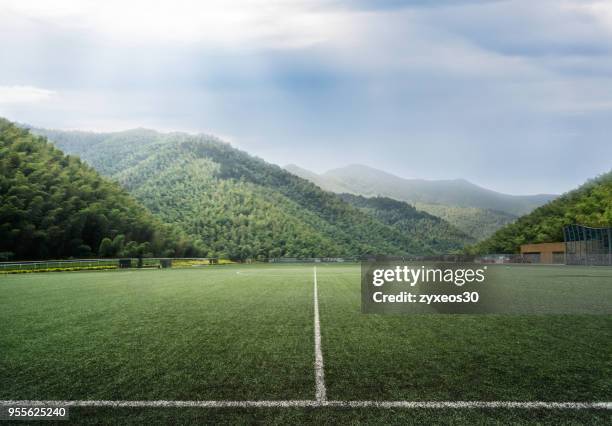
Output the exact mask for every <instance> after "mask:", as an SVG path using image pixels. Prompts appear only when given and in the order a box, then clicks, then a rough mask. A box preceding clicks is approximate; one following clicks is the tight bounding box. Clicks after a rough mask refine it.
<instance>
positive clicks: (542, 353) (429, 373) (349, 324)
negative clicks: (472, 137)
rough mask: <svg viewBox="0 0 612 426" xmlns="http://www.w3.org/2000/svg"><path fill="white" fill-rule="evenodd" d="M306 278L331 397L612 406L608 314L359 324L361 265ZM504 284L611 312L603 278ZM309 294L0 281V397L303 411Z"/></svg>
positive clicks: (185, 283)
mask: <svg viewBox="0 0 612 426" xmlns="http://www.w3.org/2000/svg"><path fill="white" fill-rule="evenodd" d="M317 271H318V273H317V281H318V301H319V310H320V329H321V335H322V341H321V343H322V352H323V357H324V363H325V368H324V371H325V385H326V390H327V398H328V400H333V401H335V400H341V401H362V400H366V401H371V400H376V401H380V400H389V401H398V400H409V401H470V400H473V401H581V402H608V401H612V357H611V354H612V317H611V316H610V315H540V316H534V315H531V316H527V315H523V316H519V315H514V316H512V315H473V316H468V315H363V314H361V313H360V272H359V267H358V266H357V265H325V264H321V265H318V266H317ZM500 273H501V274H504V275H505V278H506V280H507V281H508V282H509V283H514V285H516V286H517V287H518V288H524V289H529V288H532V289H535V290H536V291H535V292H534V293H533V294H534V295H535V297H537V298H542V297H544V296H543V295H546V297H555V295H559V297H560V298H564V299H565V298H567V294H569V293H572V289H573V288H575V287H579V288H580V293H579V294H580V295H583V296H584V300H583V304H584V306H588V305H589V304H590V303H593V304H599V305H601V304H602V303H603V304H605V303H608V304H609V303H610V300H612V269H610V268H582V267H544V266H542V267H528V266H516V267H512V268H505V267H504V268H503V269H501V270H500ZM573 293H575V292H573ZM526 294H527V293H526ZM313 296H314V294H313V265H274V266H272V265H252V266H251V265H226V266H217V267H204V268H191V269H168V270H141V271H138V270H130V271H107V272H66V273H38V274H27V275H5V276H0V323H1V324H2V333H1V335H0V350H1V355H2V356H1V358H0V400H129V401H134V400H146V401H149V400H170V401H177V400H178V401H183V400H186V401H194V400H198V401H203V400H215V401H220V400H231V401H243V400H252V401H261V400H313V399H314V398H315V375H314V337H313V335H314V322H313V310H314V303H313ZM528 299H529V298H526V300H528ZM70 415H71V419H73V420H77V421H79V422H81V423H87V422H89V423H102V422H108V421H120V422H129V421H133V422H142V421H148V422H162V423H173V422H176V421H185V422H186V421H195V420H197V421H207V422H215V423H224V422H227V423H248V422H277V423H299V422H313V423H324V422H330V421H340V422H343V423H347V422H353V423H360V422H362V423H406V422H414V423H436V422H441V423H446V422H450V421H470V422H483V421H486V422H491V423H495V422H499V423H505V422H519V423H531V422H542V423H559V422H560V421H564V422H575V423H599V422H600V423H608V422H610V420H612V418H611V415H610V410H592V409H581V410H554V409H531V410H527V409H509V408H496V409H493V408H487V409H474V408H471V409H430V408H418V409H405V408H394V409H389V408H385V409H382V408H344V407H342V408H335V407H314V408H313V407H293V408H286V407H280V408H252V407H251V408H109V407H105V408H96V407H84V408H72V409H71V412H70Z"/></svg>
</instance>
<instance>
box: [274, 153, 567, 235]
mask: <svg viewBox="0 0 612 426" xmlns="http://www.w3.org/2000/svg"><path fill="white" fill-rule="evenodd" d="M285 169H286V170H288V171H290V172H291V173H293V174H295V175H297V176H300V177H302V178H304V179H308V180H310V181H311V182H313V183H315V184H316V185H318V186H319V187H321V188H322V189H325V190H327V191H331V192H334V193H348V194H354V195H362V196H365V197H373V196H383V197H389V198H392V199H395V200H399V201H405V202H407V203H410V204H412V205H414V206H415V207H416V208H418V209H419V210H423V211H426V212H428V213H431V214H433V215H435V216H438V217H440V218H443V219H445V220H446V221H448V222H449V223H451V224H452V225H454V226H456V227H457V228H459V229H461V230H462V231H464V232H465V233H467V234H468V235H470V236H472V237H473V238H476V239H483V238H485V237H486V236H488V235H490V234H492V233H493V232H494V231H495V230H497V229H499V228H501V227H502V226H504V225H506V224H508V223H510V222H512V221H514V220H516V218H517V217H518V216H520V215H523V214H526V213H529V212H530V211H532V210H533V209H534V208H536V207H539V206H541V205H543V204H545V203H546V202H548V201H550V200H552V199H554V198H555V197H556V195H552V194H539V195H509V194H503V193H500V192H496V191H492V190H490V189H486V188H482V187H480V186H478V185H475V184H473V183H471V182H468V181H467V180H465V179H454V180H425V179H406V178H402V177H399V176H395V175H393V174H391V173H387V172H385V171H382V170H378V169H375V168H372V167H368V166H364V165H358V164H353V165H349V166H346V167H343V168H337V169H333V170H329V171H327V172H325V173H322V174H316V173H314V172H311V171H309V170H306V169H303V168H301V167H298V166H296V165H293V164H291V165H287V166H285Z"/></svg>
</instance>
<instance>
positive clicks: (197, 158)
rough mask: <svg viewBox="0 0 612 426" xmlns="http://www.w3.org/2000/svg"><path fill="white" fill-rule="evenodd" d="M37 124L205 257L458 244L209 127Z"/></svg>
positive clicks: (411, 250)
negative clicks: (381, 212) (376, 210)
mask: <svg viewBox="0 0 612 426" xmlns="http://www.w3.org/2000/svg"><path fill="white" fill-rule="evenodd" d="M37 132H39V133H43V134H45V135H47V136H48V137H49V138H50V139H51V140H53V141H54V142H55V143H56V144H57V145H58V146H59V147H61V148H62V149H64V150H65V151H67V152H69V153H73V154H76V155H79V156H80V157H81V158H83V159H84V160H86V161H87V162H88V163H89V164H91V165H92V166H93V167H94V168H96V169H97V170H98V171H100V172H101V173H102V174H105V175H107V176H109V177H111V178H113V179H114V180H116V181H117V182H119V183H120V184H121V185H122V186H123V187H124V188H126V189H127V190H128V191H129V192H130V193H131V194H132V195H133V196H135V197H136V198H137V199H138V200H139V201H141V202H142V203H143V204H144V205H145V206H146V207H148V208H149V209H150V211H151V212H153V213H154V214H155V215H156V216H157V217H159V218H160V219H161V220H163V221H164V222H166V223H171V224H176V225H179V226H180V227H181V229H182V230H184V231H185V232H187V233H188V234H190V235H193V236H194V237H196V238H198V239H199V240H200V242H201V244H202V245H203V246H204V247H205V248H206V255H208V256H211V257H212V256H219V257H232V258H263V257H278V256H287V257H311V256H350V255H362V254H434V253H441V252H446V251H447V250H448V248H449V244H450V246H452V247H453V248H455V247H458V246H459V243H458V241H459V240H457V242H454V243H452V244H451V243H449V241H447V240H443V239H440V240H438V239H436V238H431V237H429V236H424V235H423V234H422V233H421V234H414V233H410V232H407V228H401V227H396V226H392V225H391V224H389V223H387V222H385V221H381V220H379V219H380V218H376V217H374V216H372V215H370V214H368V213H365V212H364V211H362V210H360V209H358V208H356V207H353V206H351V205H350V204H348V203H346V202H345V201H343V200H342V199H341V198H340V197H338V196H337V195H336V194H332V193H329V192H325V191H323V190H321V189H320V188H319V187H317V186H315V185H314V184H312V183H311V182H308V181H306V180H304V179H302V178H300V177H297V176H295V175H293V174H291V173H288V172H287V171H285V170H284V169H282V168H280V167H278V166H275V165H271V164H269V163H266V162H265V161H263V160H261V159H259V158H256V157H253V156H250V155H248V154H247V153H245V152H242V151H240V150H237V149H235V148H232V147H231V146H230V145H228V144H226V143H223V142H221V141H219V140H218V139H216V138H213V137H210V136H205V135H197V136H194V135H188V134H182V133H169V134H162V133H157V132H154V131H151V130H144V129H136V130H130V131H126V132H119V133H108V134H96V133H87V132H63V131H47V130H40V129H39V130H37ZM441 222H442V221H441Z"/></svg>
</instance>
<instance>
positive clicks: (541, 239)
mask: <svg viewBox="0 0 612 426" xmlns="http://www.w3.org/2000/svg"><path fill="white" fill-rule="evenodd" d="M574 223H577V224H582V225H586V226H594V227H599V226H602V227H609V226H612V171H610V172H608V173H606V174H603V175H601V176H599V177H597V178H595V179H592V180H589V181H588V182H586V183H585V184H584V185H582V186H581V187H579V188H578V189H575V190H573V191H570V192H568V193H566V194H564V195H562V196H560V197H559V198H557V199H555V200H553V201H551V202H549V203H547V204H545V205H543V206H542V207H539V208H537V209H535V210H534V211H533V212H531V213H530V214H528V215H525V216H523V217H521V218H519V219H518V220H517V221H516V222H514V223H512V224H510V225H507V226H505V227H504V228H502V229H500V230H499V231H497V232H496V233H495V234H493V236H491V237H490V238H489V239H487V240H485V241H483V242H481V243H479V244H477V245H476V246H474V247H471V248H470V250H471V251H473V252H475V253H516V252H518V250H519V247H520V245H521V244H527V243H545V242H555V241H563V226H565V225H569V224H574Z"/></svg>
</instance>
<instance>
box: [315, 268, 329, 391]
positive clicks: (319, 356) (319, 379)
mask: <svg viewBox="0 0 612 426" xmlns="http://www.w3.org/2000/svg"><path fill="white" fill-rule="evenodd" d="M314 343H315V364H314V367H315V386H316V389H315V399H316V400H317V402H319V403H325V402H326V401H327V391H326V390H325V373H324V371H323V352H322V351H321V322H320V321H319V295H318V292H317V267H316V266H315V267H314Z"/></svg>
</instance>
